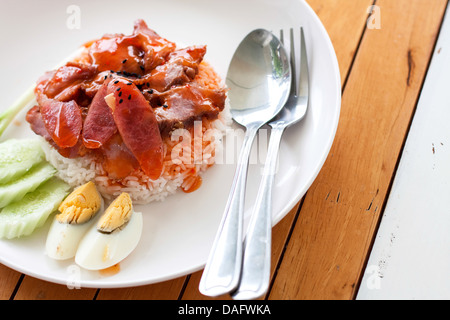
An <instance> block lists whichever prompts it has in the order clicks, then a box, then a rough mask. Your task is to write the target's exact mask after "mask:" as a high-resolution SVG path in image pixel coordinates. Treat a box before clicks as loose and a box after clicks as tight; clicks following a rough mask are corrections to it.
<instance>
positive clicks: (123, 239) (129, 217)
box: [75, 192, 143, 270]
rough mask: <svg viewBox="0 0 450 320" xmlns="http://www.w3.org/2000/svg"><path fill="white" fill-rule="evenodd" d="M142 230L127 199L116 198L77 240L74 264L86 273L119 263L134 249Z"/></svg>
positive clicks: (139, 217)
mask: <svg viewBox="0 0 450 320" xmlns="http://www.w3.org/2000/svg"><path fill="white" fill-rule="evenodd" d="M142 226H143V222H142V214H141V213H140V212H134V210H133V205H132V201H131V198H130V195H129V194H128V193H126V192H124V193H122V194H120V195H119V196H118V197H117V198H116V199H115V200H114V201H113V202H112V203H111V204H110V205H109V207H108V208H107V209H106V211H105V212H104V214H103V215H102V216H101V217H100V219H99V220H98V222H97V224H96V225H94V226H92V227H91V228H90V229H89V230H88V232H87V233H86V235H85V236H84V237H83V239H82V240H81V242H80V244H79V246H78V249H77V252H76V255H75V262H76V263H77V264H78V265H79V266H80V267H82V268H85V269H88V270H101V269H106V268H109V267H111V266H113V265H115V264H117V263H119V262H120V261H122V260H123V259H125V258H126V257H127V256H128V255H129V254H130V253H131V252H132V251H133V250H134V249H135V248H136V246H137V244H138V243H139V240H140V238H141V234H142Z"/></svg>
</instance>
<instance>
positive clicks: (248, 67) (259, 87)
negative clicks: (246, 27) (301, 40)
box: [226, 29, 291, 127]
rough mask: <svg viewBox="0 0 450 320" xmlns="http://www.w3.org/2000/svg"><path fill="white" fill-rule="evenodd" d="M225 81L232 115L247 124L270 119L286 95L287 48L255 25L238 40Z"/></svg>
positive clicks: (259, 122) (287, 86)
mask: <svg viewBox="0 0 450 320" xmlns="http://www.w3.org/2000/svg"><path fill="white" fill-rule="evenodd" d="M226 84H227V86H228V88H229V89H230V91H229V93H228V97H229V99H230V103H231V115H232V117H233V119H234V120H235V121H236V122H237V123H239V124H241V125H243V126H245V127H247V126H249V125H251V124H252V125H261V124H264V123H266V122H267V121H269V120H270V119H272V118H273V117H274V116H275V115H276V114H277V113H278V112H279V111H280V110H281V108H282V107H283V105H284V103H285V102H286V100H287V98H288V95H289V88H290V85H291V71H290V64H289V59H288V57H287V54H286V52H285V51H284V48H283V46H282V44H281V42H280V41H279V40H278V38H277V37H275V36H274V35H273V34H272V33H270V32H269V31H266V30H264V29H257V30H254V31H252V32H251V33H249V34H248V35H247V36H246V37H245V38H244V40H242V42H241V43H240V45H239V46H238V48H237V49H236V52H235V53H234V55H233V58H232V60H231V63H230V66H229V69H228V73H227V78H226Z"/></svg>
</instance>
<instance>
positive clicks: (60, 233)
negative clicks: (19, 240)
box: [45, 182, 103, 260]
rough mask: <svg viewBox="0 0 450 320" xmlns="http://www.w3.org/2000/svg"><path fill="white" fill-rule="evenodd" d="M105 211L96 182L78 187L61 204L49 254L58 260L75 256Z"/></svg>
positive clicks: (48, 240) (49, 245)
mask: <svg viewBox="0 0 450 320" xmlns="http://www.w3.org/2000/svg"><path fill="white" fill-rule="evenodd" d="M102 209H103V198H102V197H101V196H100V193H99V192H98V191H97V188H96V186H95V184H94V183H93V182H88V183H86V184H84V185H82V186H80V187H78V188H76V189H75V190H74V191H73V192H72V193H71V194H69V195H68V196H67V198H66V199H65V200H64V201H63V202H62V203H61V204H60V206H59V208H58V210H59V212H60V213H58V214H57V215H56V216H55V218H54V219H53V222H52V224H51V226H50V230H49V232H48V235H47V241H46V244H45V249H46V253H47V255H48V256H49V257H50V258H53V259H56V260H65V259H70V258H73V257H74V256H75V253H76V251H77V248H78V244H79V243H80V241H81V239H82V238H83V236H84V235H85V234H86V232H87V231H88V230H89V228H90V227H91V226H92V225H93V224H95V222H94V220H95V219H94V216H95V215H96V213H97V212H98V211H101V210H102Z"/></svg>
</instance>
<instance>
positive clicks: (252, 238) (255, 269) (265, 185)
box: [232, 124, 285, 300]
mask: <svg viewBox="0 0 450 320" xmlns="http://www.w3.org/2000/svg"><path fill="white" fill-rule="evenodd" d="M284 129H285V126H284V125H283V124H280V125H278V124H275V125H274V126H273V127H272V131H271V135H270V141H269V147H268V150H267V158H266V164H265V166H264V171H263V177H262V180H261V183H260V185H259V190H258V195H257V198H256V202H255V206H254V208H253V213H252V217H251V220H250V223H249V229H248V232H247V235H246V238H245V244H244V245H245V247H244V258H243V266H242V271H241V279H240V283H239V285H238V288H237V290H236V291H235V292H234V293H233V294H232V297H233V299H246V300H247V299H256V298H259V297H261V296H262V295H263V294H265V293H266V292H267V289H268V287H269V281H270V260H271V246H272V242H271V238H272V235H271V233H272V187H273V181H274V177H275V172H276V168H277V158H278V150H279V147H280V142H281V137H282V135H283V132H284Z"/></svg>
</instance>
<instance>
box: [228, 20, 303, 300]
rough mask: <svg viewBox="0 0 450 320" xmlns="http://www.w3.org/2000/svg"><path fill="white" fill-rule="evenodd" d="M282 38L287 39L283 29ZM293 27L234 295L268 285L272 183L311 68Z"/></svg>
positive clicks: (259, 291) (256, 293) (255, 294)
mask: <svg viewBox="0 0 450 320" xmlns="http://www.w3.org/2000/svg"><path fill="white" fill-rule="evenodd" d="M280 40H281V41H282V42H283V43H284V33H283V30H281V31H280ZM296 61H297V59H296V54H295V40H294V30H293V29H292V28H291V29H290V62H291V72H292V84H291V92H290V96H289V99H288V101H287V103H286V105H285V106H284V107H283V109H282V110H281V112H280V113H279V114H278V115H277V116H276V117H275V118H274V119H273V120H272V121H271V122H270V123H269V126H270V127H271V134H270V141H269V147H268V151H267V159H266V164H265V166H264V171H263V177H262V180H261V183H260V186H259V190H258V196H257V198H256V203H255V206H254V208H253V213H252V217H251V219H250V223H249V229H248V232H247V235H246V238H245V242H244V257H243V266H242V273H241V278H240V282H239V285H238V288H237V289H236V291H235V292H233V293H232V294H231V296H232V298H233V299H256V298H259V297H261V296H262V295H264V294H265V293H266V292H267V290H268V288H269V281H270V262H271V246H272V244H271V232H272V186H273V181H274V177H275V173H276V166H277V158H278V150H279V146H280V142H281V137H282V135H283V133H284V130H285V129H286V128H287V127H289V126H291V125H293V124H294V123H297V122H298V121H300V120H301V119H303V117H304V116H305V114H306V110H307V107H308V97H309V72H308V61H307V56H306V46H305V37H304V33H303V28H300V59H299V61H300V72H299V74H297V70H296Z"/></svg>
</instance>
